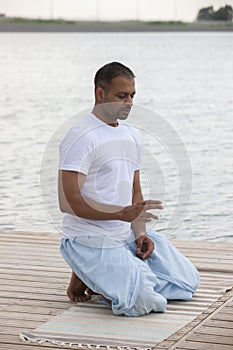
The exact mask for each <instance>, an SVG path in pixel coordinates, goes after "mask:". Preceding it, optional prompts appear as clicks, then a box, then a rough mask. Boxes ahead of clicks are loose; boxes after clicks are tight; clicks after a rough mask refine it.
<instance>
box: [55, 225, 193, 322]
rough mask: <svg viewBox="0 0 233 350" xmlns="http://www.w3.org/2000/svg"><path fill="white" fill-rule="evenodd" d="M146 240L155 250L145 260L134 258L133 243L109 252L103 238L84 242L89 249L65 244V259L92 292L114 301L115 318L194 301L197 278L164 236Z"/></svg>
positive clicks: (73, 242)
mask: <svg viewBox="0 0 233 350" xmlns="http://www.w3.org/2000/svg"><path fill="white" fill-rule="evenodd" d="M147 234H148V236H149V237H150V238H151V239H152V240H153V241H154V244H155V248H154V252H153V254H152V255H151V257H150V258H148V259H146V260H141V259H139V258H138V257H137V256H135V250H136V244H135V242H133V243H129V244H125V245H123V244H122V243H121V244H115V246H113V245H112V246H111V245H108V246H109V247H106V244H105V243H106V238H105V237H101V238H100V237H98V238H97V240H98V245H96V244H95V242H94V240H95V238H93V237H86V238H85V244H83V243H82V240H81V243H80V240H79V239H65V238H62V240H61V253H62V255H63V257H64V259H65V260H66V261H67V263H68V264H69V265H70V267H71V269H72V270H73V271H74V272H75V274H76V275H77V276H78V277H79V278H80V279H81V280H82V281H83V282H84V283H85V284H86V285H87V286H88V287H89V288H90V289H92V290H93V291H94V292H96V293H98V294H101V295H103V296H104V297H105V298H107V299H110V300H111V301H112V311H113V313H114V314H123V315H126V316H142V315H145V314H147V313H149V312H151V311H153V312H164V311H165V310H166V304H167V299H183V300H190V299H192V295H193V293H194V292H195V290H196V289H197V287H198V285H199V274H198V272H197V270H196V268H195V267H194V266H193V265H192V263H191V262H190V261H189V260H188V259H187V258H186V257H184V256H183V255H182V254H181V253H180V252H179V251H178V250H177V249H176V248H175V247H174V246H173V245H172V244H171V243H170V242H169V241H168V240H167V239H166V238H165V237H164V236H163V235H161V234H159V233H157V232H148V233H147ZM101 241H102V242H101ZM87 243H88V244H87ZM100 243H101V244H102V247H101V244H100Z"/></svg>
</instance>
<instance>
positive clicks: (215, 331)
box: [198, 325, 233, 338]
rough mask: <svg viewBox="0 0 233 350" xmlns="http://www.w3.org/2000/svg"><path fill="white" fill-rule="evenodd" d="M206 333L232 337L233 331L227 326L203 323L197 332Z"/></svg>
mask: <svg viewBox="0 0 233 350" xmlns="http://www.w3.org/2000/svg"><path fill="white" fill-rule="evenodd" d="M199 333H203V334H208V335H216V334H217V335H219V336H222V337H231V338H232V337H233V332H229V329H228V328H227V329H226V328H220V327H209V326H208V325H206V326H205V325H203V326H202V327H200V328H199V329H198V334H199Z"/></svg>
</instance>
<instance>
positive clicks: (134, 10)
mask: <svg viewBox="0 0 233 350" xmlns="http://www.w3.org/2000/svg"><path fill="white" fill-rule="evenodd" d="M212 5H213V6H214V8H215V9H217V8H219V7H220V6H225V5H231V6H232V7H233V0H226V1H225V0H0V13H5V14H6V15H7V16H12V17H31V18H63V19H74V20H103V21H111V20H128V19H130V20H135V19H139V20H182V21H193V20H195V18H196V15H197V13H198V10H199V9H200V8H202V7H207V6H212Z"/></svg>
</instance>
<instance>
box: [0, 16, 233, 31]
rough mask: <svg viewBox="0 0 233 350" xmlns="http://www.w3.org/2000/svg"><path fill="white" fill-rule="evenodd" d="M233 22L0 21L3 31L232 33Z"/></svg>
mask: <svg viewBox="0 0 233 350" xmlns="http://www.w3.org/2000/svg"><path fill="white" fill-rule="evenodd" d="M232 31H233V22H217V21H215V22H193V23H185V22H143V21H119V22H95V21H93V22H91V21H89V22H87V21H79V22H72V21H62V20H40V19H38V20H30V19H23V18H16V19H8V18H2V19H1V20H0V32H11V33H12V32H50V33H53V32H54V33H59V32H64V33H73V32H90V33H91V32H232Z"/></svg>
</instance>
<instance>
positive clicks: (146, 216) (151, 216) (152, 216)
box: [142, 212, 159, 219]
mask: <svg viewBox="0 0 233 350" xmlns="http://www.w3.org/2000/svg"><path fill="white" fill-rule="evenodd" d="M142 217H143V218H144V219H158V218H159V217H158V215H155V214H153V213H151V212H149V213H148V212H145V213H143V215H142Z"/></svg>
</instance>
